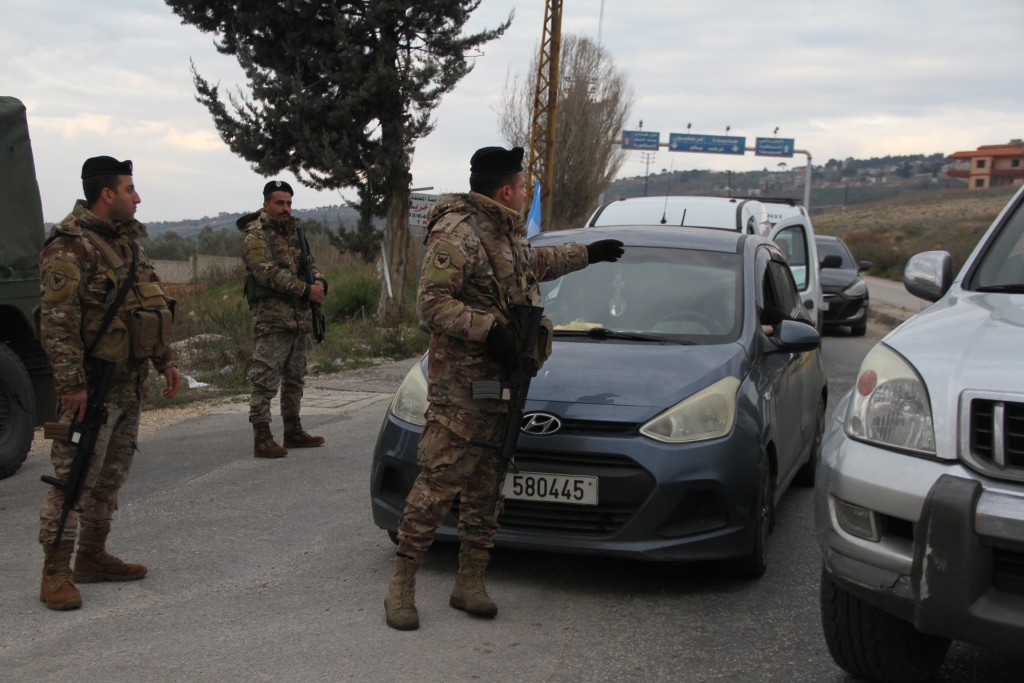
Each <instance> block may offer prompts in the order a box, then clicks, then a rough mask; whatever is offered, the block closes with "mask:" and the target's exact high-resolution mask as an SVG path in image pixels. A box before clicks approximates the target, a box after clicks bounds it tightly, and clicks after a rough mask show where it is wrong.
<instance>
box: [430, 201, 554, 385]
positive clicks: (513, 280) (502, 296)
mask: <svg viewBox="0 0 1024 683" xmlns="http://www.w3.org/2000/svg"><path fill="white" fill-rule="evenodd" d="M467 218H468V219H470V220H466V219H467ZM446 219H448V220H446ZM462 222H465V224H466V225H468V226H470V227H471V228H472V229H473V232H474V233H475V234H476V236H477V238H478V239H479V240H480V246H482V247H483V250H484V253H486V254H487V261H488V263H490V266H491V274H492V280H491V282H492V284H493V285H494V288H495V290H496V291H497V293H498V301H497V305H496V306H492V307H488V308H487V312H488V313H490V314H491V315H493V316H494V318H495V319H496V320H497V321H498V322H499V323H501V324H502V325H504V326H505V327H507V328H509V332H510V333H511V334H512V335H513V336H514V337H515V338H516V339H518V338H519V333H520V330H518V329H517V325H518V320H517V318H516V316H515V315H513V314H512V306H513V305H516V304H526V305H529V306H539V305H540V291H539V287H538V284H537V279H536V277H535V276H534V274H533V271H532V270H531V268H530V267H529V263H528V262H527V258H526V250H527V249H528V248H529V247H528V246H526V245H525V244H523V243H522V242H520V241H519V240H517V239H515V238H513V239H511V240H510V243H511V245H512V251H513V253H514V254H515V259H514V262H515V267H513V266H512V265H510V264H509V262H508V261H507V260H506V259H505V257H504V256H503V255H502V253H501V247H499V246H498V243H497V242H495V241H494V238H493V237H492V236H491V235H490V234H489V233H488V232H487V231H486V230H484V229H483V228H482V227H480V225H478V224H477V222H476V221H475V220H472V214H470V213H468V212H467V213H451V214H448V215H447V216H445V217H444V218H443V219H442V220H441V221H439V222H438V224H437V226H435V229H436V228H442V229H450V228H453V227H454V226H456V225H458V224H459V223H462ZM553 331H554V325H553V323H552V322H551V320H550V319H549V318H548V317H547V316H544V317H543V318H541V327H540V330H539V332H538V334H537V346H536V348H534V349H533V356H534V358H536V360H537V363H538V366H537V367H538V368H539V367H540V366H542V365H544V361H546V360H547V359H548V358H549V357H550V356H551V339H552V336H553Z"/></svg>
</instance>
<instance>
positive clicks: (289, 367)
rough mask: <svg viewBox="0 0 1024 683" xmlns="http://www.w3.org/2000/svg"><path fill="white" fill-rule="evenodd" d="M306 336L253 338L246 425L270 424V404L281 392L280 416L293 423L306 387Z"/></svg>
mask: <svg viewBox="0 0 1024 683" xmlns="http://www.w3.org/2000/svg"><path fill="white" fill-rule="evenodd" d="M305 377H306V333H305V332H268V333H267V334H261V335H259V336H257V337H256V349H255V350H254V351H253V353H252V362H251V363H250V365H249V374H248V379H249V381H250V382H251V383H252V396H251V397H250V398H249V422H252V423H259V422H270V402H271V401H272V400H273V398H274V396H276V395H277V389H278V387H280V388H281V416H282V417H283V418H284V419H285V420H290V419H293V418H295V419H297V418H298V417H299V409H300V407H301V404H302V389H303V387H305V386H306V381H305Z"/></svg>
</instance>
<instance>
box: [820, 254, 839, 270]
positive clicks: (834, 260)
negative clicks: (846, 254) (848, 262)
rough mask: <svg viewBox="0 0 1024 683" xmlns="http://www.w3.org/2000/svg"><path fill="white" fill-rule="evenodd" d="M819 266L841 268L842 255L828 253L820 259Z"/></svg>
mask: <svg viewBox="0 0 1024 683" xmlns="http://www.w3.org/2000/svg"><path fill="white" fill-rule="evenodd" d="M820 266H821V267H822V268H842V266H843V257H842V256H836V255H835V254H829V255H828V256H826V257H825V258H823V259H821V262H820Z"/></svg>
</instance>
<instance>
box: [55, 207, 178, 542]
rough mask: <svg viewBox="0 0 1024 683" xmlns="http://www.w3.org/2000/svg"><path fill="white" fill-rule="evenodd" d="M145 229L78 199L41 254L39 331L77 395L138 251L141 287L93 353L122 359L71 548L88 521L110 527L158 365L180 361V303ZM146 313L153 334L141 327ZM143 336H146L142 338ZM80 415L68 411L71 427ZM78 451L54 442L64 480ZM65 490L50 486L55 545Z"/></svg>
mask: <svg viewBox="0 0 1024 683" xmlns="http://www.w3.org/2000/svg"><path fill="white" fill-rule="evenodd" d="M144 231H145V228H144V227H143V226H142V224H141V223H139V222H138V221H132V222H131V223H128V224H122V223H116V222H108V221H105V220H101V219H100V218H98V217H96V216H95V215H94V214H93V213H92V212H90V211H89V210H88V209H87V208H86V207H85V203H84V202H78V203H77V204H76V205H75V208H74V210H73V211H72V212H71V214H70V215H69V216H67V218H65V219H64V220H63V221H61V222H60V223H58V224H57V225H55V226H54V227H53V229H52V230H51V231H50V235H49V237H48V238H47V241H46V244H45V245H44V247H43V251H42V253H41V254H40V256H39V270H40V273H41V277H40V290H41V299H42V301H41V303H40V309H39V310H40V318H39V330H40V339H41V341H42V345H43V348H44V349H45V350H46V354H47V356H49V359H50V364H51V365H52V366H53V374H54V380H55V382H56V387H57V394H58V395H62V396H63V395H66V394H70V393H73V392H74V391H76V390H78V389H80V388H81V387H82V386H83V385H85V384H86V382H87V380H88V379H89V378H90V376H91V371H90V368H89V366H88V363H86V362H85V352H86V349H87V347H88V346H89V345H90V344H92V343H93V341H94V339H95V337H96V333H97V332H98V331H99V328H100V325H101V322H102V320H103V316H104V314H105V313H106V311H107V309H108V308H109V306H110V304H111V303H113V300H114V298H115V297H116V295H117V292H118V291H119V290H120V289H121V287H122V285H123V284H124V281H125V278H126V277H127V276H128V272H129V269H130V264H131V259H132V244H133V243H134V244H135V246H136V248H137V250H138V256H137V263H136V268H135V285H134V286H133V287H132V288H131V289H129V290H128V294H127V296H126V297H125V301H124V303H123V304H122V305H121V308H120V310H119V312H118V314H117V315H115V316H114V317H113V318H112V319H111V321H110V325H109V327H108V328H107V332H106V334H104V335H103V337H102V338H100V339H99V340H98V341H97V342H96V345H95V347H94V348H93V351H92V355H93V356H96V357H98V358H104V359H107V360H114V361H116V363H117V365H116V368H115V370H114V374H113V378H112V381H111V386H110V391H109V393H108V394H107V401H106V407H107V411H108V413H109V417H108V420H107V425H106V427H104V428H103V429H102V430H101V432H100V435H99V438H98V439H97V442H96V450H95V451H94V454H93V458H92V461H91V463H90V468H89V473H88V476H87V478H86V485H85V488H84V490H83V493H82V496H81V500H80V505H81V510H82V511H81V513H76V512H71V513H70V514H69V515H68V520H67V525H66V527H65V529H64V536H63V538H64V539H65V542H71V543H73V542H74V539H75V538H76V531H77V528H78V526H79V525H80V526H81V528H82V534H83V537H84V535H85V534H86V533H87V532H91V533H92V534H93V535H97V534H103V533H105V532H106V531H109V528H110V521H111V518H112V516H113V513H114V509H115V508H116V507H117V493H118V491H119V490H120V488H121V485H122V484H123V483H124V480H125V478H126V477H127V476H128V469H129V467H130V466H131V462H132V456H133V454H134V452H135V450H136V440H137V438H138V432H139V413H140V402H141V398H142V396H143V392H144V390H145V385H146V380H147V376H148V372H149V364H150V361H152V363H153V365H154V366H155V367H156V369H157V371H159V372H163V370H164V368H167V367H172V366H173V365H174V361H173V354H172V352H171V350H170V347H169V345H168V344H169V341H170V323H171V318H172V311H173V302H172V301H171V299H170V298H169V297H168V296H167V294H166V292H165V291H164V289H163V287H162V285H160V282H159V278H157V276H156V273H155V272H154V270H153V264H152V263H150V261H149V258H148V257H147V256H146V253H145V251H144V250H143V249H142V247H141V245H138V244H137V243H136V242H135V239H136V237H138V235H140V234H142V233H144ZM140 311H145V312H146V315H148V316H149V317H148V318H147V320H149V321H150V322H152V323H153V324H152V325H149V324H147V327H146V328H145V329H142V328H140V327H139V326H138V323H137V322H135V321H136V320H138V319H139V318H140V317H144V316H139V315H136V314H137V313H138V312H140ZM140 330H141V332H140ZM71 418H72V415H71V413H69V412H67V411H62V412H61V416H60V420H61V422H62V423H65V424H69V423H70V422H71ZM75 450H76V449H75V447H73V446H72V445H70V444H68V443H67V442H65V441H62V440H54V442H53V448H52V451H51V454H50V459H51V460H52V461H53V467H54V472H55V474H56V476H57V478H58V479H64V478H65V477H66V476H67V474H68V470H69V469H70V467H71V461H72V459H73V457H74V453H75ZM63 504H64V493H63V491H61V490H60V489H58V488H55V487H50V489H49V491H48V492H47V494H46V500H45V502H44V503H43V507H42V510H41V511H40V514H39V521H40V525H39V541H40V543H42V544H43V545H44V546H47V547H48V546H49V545H50V544H51V543H52V542H53V539H54V536H55V535H56V531H57V524H58V520H59V519H60V513H61V507H62V505H63Z"/></svg>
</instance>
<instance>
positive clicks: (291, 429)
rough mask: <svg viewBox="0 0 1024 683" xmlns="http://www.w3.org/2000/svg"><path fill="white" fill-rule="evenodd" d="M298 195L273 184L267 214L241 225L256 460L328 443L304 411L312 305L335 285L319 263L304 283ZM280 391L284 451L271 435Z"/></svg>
mask: <svg viewBox="0 0 1024 683" xmlns="http://www.w3.org/2000/svg"><path fill="white" fill-rule="evenodd" d="M293 194H294V193H293V192H292V188H291V186H290V185H289V184H288V183H286V182H283V181H280V180H272V181H270V182H269V183H267V184H266V185H265V186H264V188H263V210H262V211H259V212H257V213H252V214H249V215H247V216H242V217H241V218H239V219H238V221H237V225H238V229H239V230H241V231H242V232H244V233H245V242H244V243H243V246H242V260H243V261H244V262H245V269H246V273H245V278H246V284H245V295H246V298H247V299H248V300H249V307H250V308H251V310H252V318H253V328H254V331H255V333H256V348H255V350H254V351H253V354H252V362H251V363H250V366H249V381H250V382H252V396H251V397H250V399H249V422H251V423H252V428H253V455H255V456H256V457H257V458H281V457H284V456H285V455H288V449H289V448H312V447H316V446H322V445H323V443H324V439H323V437H319V436H313V435H311V434H307V433H306V432H305V431H304V430H303V429H302V422H301V420H300V418H299V410H300V407H301V402H302V389H303V387H304V386H305V377H306V338H307V335H308V334H309V332H310V330H311V328H312V316H311V314H310V310H309V303H310V302H313V303H315V304H322V303H323V302H324V297H325V296H326V294H327V278H325V277H324V276H323V275H321V274H320V273H319V272H318V271H317V270H316V266H315V264H313V263H310V270H312V272H313V282H311V283H307V282H306V281H305V280H304V279H302V277H300V273H301V272H302V251H301V247H300V246H299V241H298V240H299V234H298V232H297V230H296V220H295V219H294V218H292V195H293ZM312 260H313V256H312V254H310V261H312ZM278 387H280V388H281V417H282V418H284V430H285V431H284V446H280V445H278V444H277V443H276V442H275V441H274V435H273V434H272V433H271V431H270V402H271V400H272V399H273V398H274V396H275V395H276V394H277V389H278Z"/></svg>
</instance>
